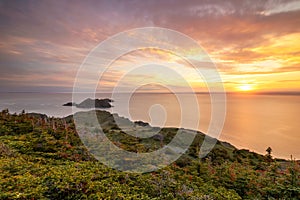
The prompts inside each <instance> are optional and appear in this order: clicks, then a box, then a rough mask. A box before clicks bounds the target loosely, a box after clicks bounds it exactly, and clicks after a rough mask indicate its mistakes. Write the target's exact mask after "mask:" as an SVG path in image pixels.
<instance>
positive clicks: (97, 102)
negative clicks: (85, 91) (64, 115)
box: [63, 98, 113, 108]
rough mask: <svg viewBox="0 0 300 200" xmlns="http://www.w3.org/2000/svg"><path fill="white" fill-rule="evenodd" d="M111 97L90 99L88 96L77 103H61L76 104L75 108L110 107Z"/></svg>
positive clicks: (66, 104)
mask: <svg viewBox="0 0 300 200" xmlns="http://www.w3.org/2000/svg"><path fill="white" fill-rule="evenodd" d="M112 102H113V100H112V99H108V98H105V99H91V98H88V99H86V100H84V101H82V102H81V103H79V104H77V103H75V102H68V103H65V104H63V106H76V107H77V108H111V107H112V105H111V103H112Z"/></svg>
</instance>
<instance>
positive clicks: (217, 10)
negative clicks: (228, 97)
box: [0, 0, 300, 92]
mask: <svg viewBox="0 0 300 200" xmlns="http://www.w3.org/2000/svg"><path fill="white" fill-rule="evenodd" d="M247 2H248V1H226V3H225V1H221V0H219V1H218V0H217V1H188V2H184V1H179V0H178V1H174V2H173V3H169V2H167V1H166V2H164V3H162V2H161V1H147V2H144V1H121V2H120V1H90V2H89V3H86V2H84V1H73V2H72V4H69V3H67V2H65V1H43V2H31V1H28V2H27V1H26V2H25V1H24V2H23V1H3V2H2V1H1V3H0V23H1V26H2V28H1V33H0V38H1V40H0V57H1V61H0V74H1V76H0V92H1V91H2V92H3V91H30V92H36V91H37V92H40V91H49V92H69V91H72V87H73V82H74V78H75V76H76V72H77V69H78V68H79V66H80V64H81V63H82V61H83V60H84V58H85V56H86V55H87V54H88V53H89V51H90V50H91V49H93V48H94V47H95V46H97V45H98V44H99V43H100V42H101V41H103V40H105V39H107V38H108V37H109V36H112V35H114V34H116V33H119V32H121V31H126V30H129V29H132V28H138V27H147V26H148V27H149V26H156V27H164V28H169V29H173V30H176V31H179V32H181V33H183V34H186V35H187V36H189V37H191V38H192V39H194V40H195V41H197V42H198V43H199V44H200V45H201V46H202V47H203V48H204V49H205V50H206V51H207V53H208V54H209V55H210V56H211V58H212V60H213V61H214V62H215V64H216V66H217V69H218V71H219V73H220V75H221V78H222V80H223V83H224V87H225V89H226V91H229V92H266V91H272V92H277V91H278V92H279V91H284V92H299V91H300V26H299V24H300V20H299V19H300V3H299V1H256V0H254V1H251V3H250V4H249V3H247ZM129 10H130V12H129ZM133 37H134V36H133ZM153 39H155V38H153ZM116 46H118V44H116ZM192 51H193V50H191V52H192ZM193 56H194V57H193V59H198V58H197V57H198V55H193ZM153 61H156V62H159V63H160V64H163V65H165V66H168V67H169V68H173V69H174V70H176V71H177V72H178V73H179V74H180V75H181V76H182V77H183V78H184V79H185V80H186V81H187V82H188V84H189V85H191V86H192V87H193V89H194V90H195V91H198V92H203V91H207V88H206V84H205V82H204V80H203V79H202V78H201V77H199V75H197V74H196V73H195V72H194V71H193V69H192V68H191V66H189V65H188V64H186V63H184V62H183V61H182V60H181V59H179V58H178V57H176V56H175V55H172V54H170V53H168V52H164V51H160V50H156V49H148V50H143V51H139V52H133V53H130V54H128V55H126V56H124V57H122V58H120V59H119V60H117V61H116V62H115V63H114V64H113V65H112V66H111V68H110V70H108V71H107V72H106V74H105V75H104V76H103V77H102V79H101V81H100V85H99V87H98V90H99V92H109V91H111V90H112V88H113V87H114V86H115V85H116V84H117V82H118V80H119V79H120V77H122V76H123V75H124V73H125V72H126V70H128V69H130V67H131V66H132V65H133V64H134V65H138V64H140V65H142V64H145V63H150V62H153ZM87 75H88V74H87ZM174 77H175V75H174ZM174 77H170V76H168V72H166V71H163V72H162V73H158V71H157V69H156V68H155V67H153V69H151V67H148V68H144V70H140V71H135V72H134V73H133V74H131V75H129V76H128V77H126V81H127V82H126V83H125V84H123V87H124V90H126V87H127V86H130V85H134V84H138V82H139V81H140V80H141V79H145V80H152V81H153V82H155V80H157V81H159V80H166V81H168V84H170V85H172V86H174V87H177V88H178V90H179V91H183V92H184V91H186V85H185V83H184V82H183V81H181V80H179V79H177V78H174ZM124 80H125V79H124ZM151 87H152V86H151ZM160 88H161V87H158V88H157V87H155V86H154V85H153V88H152V89H151V88H149V90H148V91H154V92H159V91H161V89H160Z"/></svg>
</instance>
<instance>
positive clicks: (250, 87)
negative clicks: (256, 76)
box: [237, 84, 254, 92]
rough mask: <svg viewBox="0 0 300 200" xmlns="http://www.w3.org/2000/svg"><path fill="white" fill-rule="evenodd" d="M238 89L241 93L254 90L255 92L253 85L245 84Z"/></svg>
mask: <svg viewBox="0 0 300 200" xmlns="http://www.w3.org/2000/svg"><path fill="white" fill-rule="evenodd" d="M237 89H238V90H239V91H243V92H247V91H252V90H254V87H253V85H251V84H243V85H239V86H238V87H237Z"/></svg>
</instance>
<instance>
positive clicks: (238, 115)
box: [0, 93, 300, 159]
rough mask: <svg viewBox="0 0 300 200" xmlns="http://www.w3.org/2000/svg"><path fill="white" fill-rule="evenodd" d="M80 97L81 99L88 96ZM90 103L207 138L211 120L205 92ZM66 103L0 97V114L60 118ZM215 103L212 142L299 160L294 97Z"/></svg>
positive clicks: (65, 97) (56, 97) (59, 96)
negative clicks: (221, 119)
mask: <svg viewBox="0 0 300 200" xmlns="http://www.w3.org/2000/svg"><path fill="white" fill-rule="evenodd" d="M81 95H82V100H84V99H85V98H87V97H88V96H86V94H81ZM96 98H113V100H114V102H113V103H112V104H113V107H112V108H109V109H106V110H107V111H110V112H112V113H118V114H119V115H120V116H124V117H127V118H129V119H131V120H141V121H145V122H149V123H150V124H151V125H153V126H160V127H162V126H168V127H183V128H192V129H198V130H199V131H202V132H203V133H207V131H208V127H209V124H210V122H211V120H212V119H211V117H212V114H211V113H212V110H211V109H212V103H211V101H210V96H209V94H205V93H201V94H196V95H195V96H194V94H180V95H179V96H178V95H174V94H169V93H162V94H160V93H135V94H133V95H132V96H131V97H130V98H128V94H115V95H113V97H112V95H111V94H108V93H97V94H96ZM195 98H196V102H198V103H196V104H197V105H196V104H195V103H194V102H195ZM71 101H72V94H71V93H0V109H1V110H3V109H5V108H8V109H9V111H10V112H11V113H15V112H16V113H20V112H21V111H22V110H23V109H24V110H25V111H26V112H37V113H43V114H47V115H48V116H55V117H63V116H68V115H70V114H72V112H73V111H72V107H65V106H62V104H64V103H67V102H71ZM180 102H181V104H180ZM191 102H193V103H191ZM76 103H80V102H76ZM218 103H220V104H222V103H223V104H224V105H226V118H225V123H224V127H223V129H222V132H221V134H220V136H219V138H218V139H220V140H222V141H226V142H229V143H231V144H232V145H234V146H236V147H237V148H245V149H249V150H251V151H255V152H257V153H261V154H265V153H266V151H265V150H266V149H267V148H268V147H269V146H270V147H271V148H272V149H273V153H272V154H273V156H274V157H277V158H286V159H289V158H290V155H293V157H294V158H296V159H300V148H299V145H300V137H299V136H300V123H299V122H300V120H299V119H300V96H299V95H282V94H281V95H275V94H272V95H261V94H260V95H255V94H227V98H226V101H225V102H223V101H222V102H217V104H218ZM198 108H199V109H198ZM183 112H184V113H183ZM198 120H199V122H198ZM182 122H184V123H182ZM195 124H196V125H197V126H196V128H195Z"/></svg>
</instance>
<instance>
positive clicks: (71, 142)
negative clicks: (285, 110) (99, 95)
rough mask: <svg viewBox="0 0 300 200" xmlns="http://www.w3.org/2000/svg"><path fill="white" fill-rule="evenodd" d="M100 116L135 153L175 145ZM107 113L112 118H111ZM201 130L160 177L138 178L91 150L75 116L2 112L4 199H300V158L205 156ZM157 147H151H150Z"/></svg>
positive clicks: (237, 153)
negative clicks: (126, 130)
mask: <svg viewBox="0 0 300 200" xmlns="http://www.w3.org/2000/svg"><path fill="white" fill-rule="evenodd" d="M97 115H98V116H99V120H100V121H101V120H102V121H101V123H102V124H104V122H105V120H106V121H107V120H108V121H109V122H108V123H105V128H104V129H103V130H104V132H105V133H106V134H107V136H108V137H109V138H110V139H111V140H112V141H113V142H114V143H115V144H116V145H118V146H120V147H121V148H123V149H126V150H129V151H134V152H137V151H149V150H151V149H156V148H159V147H160V146H162V145H164V144H166V143H168V142H169V141H170V140H171V139H172V137H173V136H174V135H175V134H176V130H177V129H174V128H164V129H162V130H161V131H160V133H159V134H160V135H161V136H162V137H160V138H163V139H159V140H158V139H155V138H154V139H153V140H149V139H145V140H140V139H137V138H134V137H130V136H128V135H126V134H124V133H123V132H122V131H121V130H120V129H119V128H118V127H117V126H116V124H115V123H114V121H113V118H112V117H111V114H110V113H108V112H104V111H98V112H97ZM103 116H106V117H105V118H103ZM203 138H204V135H203V134H202V133H198V134H197V136H196V138H195V140H194V142H193V144H192V145H191V147H190V148H189V150H188V151H187V152H186V153H185V154H184V155H183V156H182V157H181V158H180V159H178V160H177V161H176V162H175V163H173V164H172V165H170V166H168V167H166V168H164V169H161V170H159V171H156V172H151V173H144V174H134V173H125V172H120V171H117V170H114V169H110V168H108V167H106V166H105V165H103V164H101V163H100V162H98V161H97V160H95V159H94V158H93V156H92V155H90V154H89V153H88V151H87V150H86V148H85V147H84V145H83V144H82V142H81V140H80V138H79V137H78V135H77V133H76V131H75V126H74V122H73V118H72V116H70V117H67V118H62V119H60V118H50V117H47V116H45V115H41V114H26V113H25V112H22V113H21V114H9V112H8V110H3V111H2V112H1V113H0V199H299V198H300V181H299V180H300V179H299V175H300V167H299V162H297V161H295V160H291V161H285V160H276V159H273V158H272V156H271V152H272V150H271V148H268V153H267V154H266V155H265V156H263V155H259V154H256V153H253V152H249V151H248V150H238V149H236V148H234V147H233V146H231V145H230V144H228V143H224V142H220V141H218V142H217V144H216V146H215V148H214V149H213V150H212V151H211V152H210V153H209V154H208V156H207V157H205V158H203V159H199V158H198V156H197V155H198V153H197V152H199V149H198V148H199V143H201V142H202V141H203ZM149 144H151V145H150V146H149Z"/></svg>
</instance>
